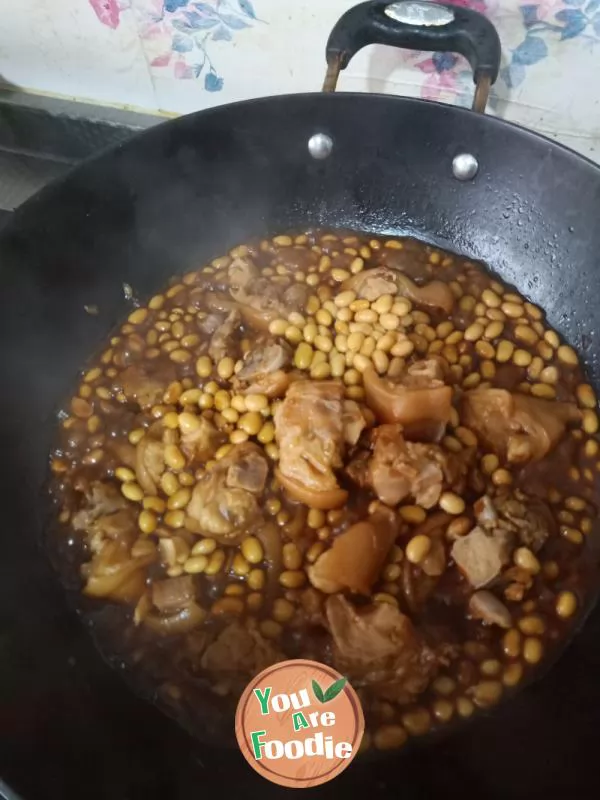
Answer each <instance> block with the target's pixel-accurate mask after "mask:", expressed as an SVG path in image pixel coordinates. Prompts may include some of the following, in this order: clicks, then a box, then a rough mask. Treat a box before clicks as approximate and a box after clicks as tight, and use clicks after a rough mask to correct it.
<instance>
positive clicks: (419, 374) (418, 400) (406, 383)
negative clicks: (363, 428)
mask: <svg viewBox="0 0 600 800" xmlns="http://www.w3.org/2000/svg"><path fill="white" fill-rule="evenodd" d="M364 383H365V393H366V398H367V403H368V404H369V407H370V408H371V409H372V410H373V411H374V412H375V414H376V416H377V418H378V419H379V420H380V421H381V422H386V423H393V422H397V423H400V424H401V425H403V426H404V431H405V434H404V435H405V437H406V438H407V439H415V440H417V441H439V439H440V438H441V437H442V436H443V434H444V431H445V429H446V425H447V424H448V420H449V419H450V411H451V407H452V388H451V387H450V386H446V385H445V384H444V373H443V369H442V366H441V364H440V361H439V360H438V359H435V358H430V359H427V360H426V361H417V362H415V363H414V364H412V365H410V366H409V367H408V368H407V369H406V371H405V372H404V373H403V374H402V375H401V376H400V377H399V378H395V379H394V380H393V381H391V380H387V379H385V378H382V377H380V376H379V375H378V374H377V372H376V371H375V370H374V369H372V368H368V369H367V370H365V373H364Z"/></svg>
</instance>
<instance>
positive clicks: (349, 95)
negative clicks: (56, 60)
mask: <svg viewBox="0 0 600 800" xmlns="http://www.w3.org/2000/svg"><path fill="white" fill-rule="evenodd" d="M296 98H297V99H298V100H316V101H317V102H319V103H331V102H333V103H336V102H340V101H339V100H338V99H336V98H343V99H344V100H347V99H352V100H355V101H357V102H360V103H365V102H366V103H371V102H373V103H375V102H377V103H381V102H385V103H388V104H390V105H392V104H394V105H400V104H402V105H404V106H406V107H408V108H409V109H410V108H415V109H420V108H427V107H430V108H436V109H439V113H442V112H445V113H448V112H450V113H452V114H455V115H458V116H459V117H460V116H464V117H465V118H471V119H477V120H478V121H481V122H483V124H484V125H486V126H488V127H490V128H491V129H496V130H500V131H502V130H503V129H504V130H505V131H506V132H509V133H510V135H514V136H517V137H525V139H527V140H529V141H530V142H532V143H533V144H534V146H535V147H538V148H539V147H541V146H546V147H550V148H551V149H552V150H553V151H554V152H558V153H561V154H562V155H564V156H565V157H566V158H568V159H569V160H570V162H571V163H572V164H573V165H574V166H579V167H581V168H587V169H589V170H591V171H592V172H593V173H595V179H596V180H597V181H598V182H599V184H600V163H596V162H595V161H593V160H592V159H591V158H589V157H588V156H585V155H583V154H582V153H578V152H577V151H576V150H574V149H573V148H572V147H569V146H568V145H565V144H562V143H561V142H558V141H556V140H554V139H551V138H550V137H549V136H546V135H545V134H543V133H539V132H537V131H535V130H532V129H531V128H527V127H525V126H524V125H521V124H520V123H517V122H513V121H512V120H506V119H503V118H502V117H497V116H492V115H491V114H488V113H483V114H480V113H478V112H476V111H473V110H472V109H470V108H466V107H464V106H457V105H452V104H450V103H442V102H439V101H437V100H426V99H424V98H420V97H406V96H403V95H390V94H385V93H383V92H343V91H341V92H340V91H338V92H334V93H324V92H292V93H287V94H279V95H265V96H261V97H255V98H250V99H246V100H236V101H234V102H232V103H222V104H220V105H217V106H212V107H211V108H204V109H199V110H197V111H192V112H190V113H187V114H182V115H180V116H178V117H175V118H171V119H165V120H163V121H161V122H159V123H158V124H157V125H154V126H152V127H150V128H147V129H145V130H143V131H136V132H135V133H133V134H132V136H131V137H130V138H128V139H126V140H125V141H124V142H120V143H117V144H112V145H109V146H108V147H105V148H103V149H101V150H100V151H99V152H98V153H96V154H94V155H93V156H91V157H89V158H85V159H83V160H82V161H80V162H78V163H77V164H75V165H73V167H72V168H71V169H69V170H68V171H67V172H66V173H65V174H63V175H61V176H59V177H58V178H55V179H54V180H52V181H50V182H49V183H47V184H46V185H45V186H43V187H42V188H41V189H40V190H38V191H37V192H35V193H34V194H33V195H31V197H29V198H27V200H25V201H24V202H23V203H21V205H19V206H17V207H16V208H15V209H13V210H12V212H11V216H10V218H9V220H8V221H7V223H6V224H5V225H4V226H3V228H2V229H1V230H0V245H1V244H2V242H3V240H4V239H5V238H7V237H8V236H9V235H10V233H11V232H12V230H13V229H15V228H17V227H18V225H19V224H20V223H21V221H22V220H23V219H24V220H25V221H26V220H27V215H28V214H30V213H33V210H35V209H36V207H37V205H38V204H39V203H41V204H42V205H43V204H44V203H45V202H46V199H47V198H48V200H49V201H51V200H52V198H53V197H54V196H55V194H56V193H58V192H59V191H60V190H61V189H62V188H63V187H64V186H65V185H66V186H68V183H69V181H70V180H71V179H72V178H73V177H74V176H77V175H78V174H80V172H81V170H83V169H85V168H86V167H88V166H90V167H91V166H92V165H95V164H96V163H97V162H100V161H102V159H104V158H106V157H108V156H110V155H111V154H113V153H116V152H118V151H124V150H128V149H129V148H131V147H135V146H136V144H137V143H138V141H139V140H140V139H142V138H144V139H151V138H152V137H153V136H160V135H161V132H162V131H163V129H164V128H165V126H168V127H169V128H170V129H171V130H173V129H175V128H176V127H178V126H183V125H185V124H189V123H190V121H191V120H194V122H195V121H197V120H203V119H208V118H211V117H214V116H218V115H219V114H222V113H224V112H226V111H230V110H231V111H238V110H239V111H243V110H244V109H247V108H249V107H256V106H258V107H260V106H261V105H263V104H269V105H273V104H276V103H283V104H285V103H288V102H290V101H293V100H295V99H296ZM266 134H268V132H266ZM376 138H377V137H376V135H374V136H373V139H376ZM448 141H449V143H451V142H452V139H451V138H449V140H448ZM424 146H425V145H424ZM505 160H506V163H507V164H508V165H510V161H511V159H510V155H508V156H506V157H505ZM475 178H476V176H475ZM30 209H31V211H30Z"/></svg>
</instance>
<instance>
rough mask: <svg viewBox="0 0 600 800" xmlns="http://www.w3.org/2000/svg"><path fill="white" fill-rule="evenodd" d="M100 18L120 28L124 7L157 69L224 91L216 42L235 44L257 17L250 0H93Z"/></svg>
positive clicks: (151, 67) (257, 20)
mask: <svg viewBox="0 0 600 800" xmlns="http://www.w3.org/2000/svg"><path fill="white" fill-rule="evenodd" d="M89 3H90V5H91V6H92V8H93V9H94V11H95V13H96V16H97V17H98V20H99V21H100V22H101V23H102V24H103V25H108V27H109V28H117V27H118V26H119V23H120V21H121V14H122V12H124V11H127V10H132V11H133V12H134V14H135V18H136V22H137V26H138V31H139V36H140V40H141V42H142V46H143V47H144V50H145V51H146V53H147V54H150V57H149V67H150V69H151V71H152V72H153V73H156V74H164V73H165V72H166V73H168V74H169V75H171V76H172V77H174V78H178V79H198V78H201V79H202V81H203V84H204V88H205V89H206V91H207V92H219V91H220V90H221V89H222V88H223V78H222V77H221V76H220V75H219V72H218V68H217V64H215V62H214V60H213V59H212V58H211V55H210V52H211V43H213V42H231V41H233V39H234V37H236V36H238V35H239V34H241V33H242V32H243V31H244V30H245V29H249V28H251V27H252V26H254V25H260V24H265V21H264V20H260V19H258V17H257V16H256V13H255V11H254V6H253V4H252V2H251V0H208V2H197V0H89Z"/></svg>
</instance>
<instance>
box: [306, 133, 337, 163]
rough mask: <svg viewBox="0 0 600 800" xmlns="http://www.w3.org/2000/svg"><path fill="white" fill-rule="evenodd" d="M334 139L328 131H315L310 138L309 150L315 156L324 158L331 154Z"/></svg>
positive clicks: (320, 158)
mask: <svg viewBox="0 0 600 800" xmlns="http://www.w3.org/2000/svg"><path fill="white" fill-rule="evenodd" d="M332 149H333V139H332V138H331V136H328V135H327V134H326V133H315V134H314V135H313V136H311V137H310V139H309V140H308V152H309V153H310V154H311V156H312V157H313V158H317V159H319V160H322V159H324V158H327V157H328V156H329V155H331V151H332Z"/></svg>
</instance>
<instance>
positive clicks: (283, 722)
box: [235, 659, 365, 789]
mask: <svg viewBox="0 0 600 800" xmlns="http://www.w3.org/2000/svg"><path fill="white" fill-rule="evenodd" d="M364 730H365V720H364V717H363V712H362V708H361V706H360V701H359V699H358V696H357V694H356V692H355V691H354V689H353V688H352V687H351V686H350V684H349V683H348V681H347V680H346V678H344V677H343V676H342V675H340V673H339V672H336V671H335V670H334V669H332V668H331V667H326V666H325V665H324V664H319V663H318V662H317V661H304V660H301V659H298V660H294V661H283V662H282V663H280V664H274V665H273V666H272V667H268V668H267V669H265V670H263V672H261V673H260V675H257V676H256V678H254V679H253V680H252V681H251V682H250V684H249V685H248V686H247V687H246V690H245V691H244V694H243V695H242V697H241V698H240V702H239V704H238V707H237V713H236V715H235V734H236V736H237V740H238V744H239V746H240V749H241V751H242V753H243V754H244V757H245V759H246V761H248V763H249V764H250V766H251V767H253V768H254V769H255V770H256V771H257V772H258V773H260V774H261V775H262V776H263V777H264V778H267V779H268V780H270V781H273V783H278V784H280V785H281V786H289V787H292V788H295V789H297V788H304V787H305V788H308V787H310V786H318V785H319V784H321V783H326V782H327V781H330V780H331V779H332V778H335V776H336V775H339V774H340V772H342V771H343V770H345V769H346V767H347V766H348V764H349V763H350V762H351V761H352V759H353V758H354V756H355V755H356V753H357V752H358V748H359V747H360V743H361V740H362V737H363V733H364Z"/></svg>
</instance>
